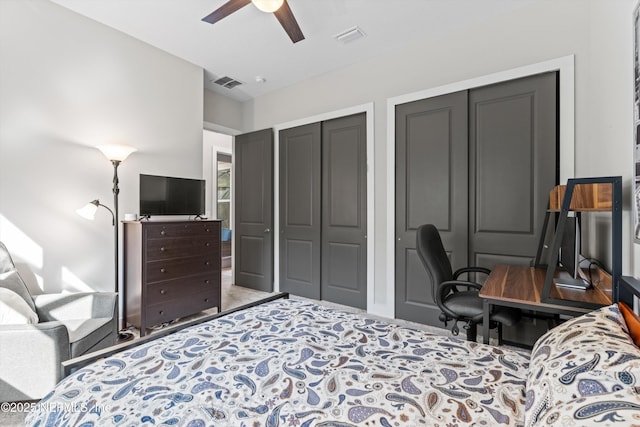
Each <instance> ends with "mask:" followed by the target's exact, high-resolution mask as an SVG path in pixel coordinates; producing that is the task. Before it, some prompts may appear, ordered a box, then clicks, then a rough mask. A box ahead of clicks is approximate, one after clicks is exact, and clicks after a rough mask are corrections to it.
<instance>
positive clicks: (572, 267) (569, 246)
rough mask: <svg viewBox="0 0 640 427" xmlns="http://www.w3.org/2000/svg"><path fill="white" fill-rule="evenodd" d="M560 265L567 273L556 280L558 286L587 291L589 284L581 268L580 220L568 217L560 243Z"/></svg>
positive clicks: (575, 217)
mask: <svg viewBox="0 0 640 427" xmlns="http://www.w3.org/2000/svg"><path fill="white" fill-rule="evenodd" d="M558 255H559V261H560V262H559V265H560V267H561V269H562V270H563V271H564V272H565V273H564V274H562V273H561V274H560V275H559V277H557V278H556V285H558V286H565V287H570V288H578V289H587V288H588V287H589V282H588V280H586V277H585V275H584V273H583V272H582V269H581V268H580V259H581V256H580V218H579V217H577V216H573V217H567V219H566V223H565V226H564V230H563V233H562V241H561V243H560V253H559V254H558Z"/></svg>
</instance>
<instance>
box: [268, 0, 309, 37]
mask: <svg viewBox="0 0 640 427" xmlns="http://www.w3.org/2000/svg"><path fill="white" fill-rule="evenodd" d="M273 14H274V15H276V18H278V21H279V22H280V25H282V28H284V30H285V31H286V32H287V34H288V35H289V38H290V39H291V41H292V42H294V43H298V42H299V41H300V40H304V34H302V30H301V29H300V26H299V25H298V21H296V17H295V16H293V12H292V11H291V8H290V7H289V3H287V0H284V3H282V6H280V9H278V10H276V11H275V12H273Z"/></svg>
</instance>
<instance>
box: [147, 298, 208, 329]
mask: <svg viewBox="0 0 640 427" xmlns="http://www.w3.org/2000/svg"><path fill="white" fill-rule="evenodd" d="M216 306H217V307H219V306H220V302H219V301H218V298H217V296H216V294H215V293H214V292H213V291H211V292H203V293H199V294H195V295H190V296H189V297H188V298H181V299H173V300H167V301H165V302H161V303H158V304H153V305H149V306H147V309H146V315H145V316H146V319H147V325H148V326H152V325H157V324H159V323H164V322H169V321H171V320H175V319H178V318H180V317H184V316H189V315H192V314H194V313H198V312H200V311H202V310H206V309H208V308H212V307H216Z"/></svg>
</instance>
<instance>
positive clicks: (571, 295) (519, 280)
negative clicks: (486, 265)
mask: <svg viewBox="0 0 640 427" xmlns="http://www.w3.org/2000/svg"><path fill="white" fill-rule="evenodd" d="M546 272H547V270H546V269H545V268H536V267H527V266H519V265H496V266H495V267H494V268H493V269H492V270H491V274H489V277H487V280H486V282H485V283H484V285H483V286H482V289H481V290H480V293H479V295H480V297H481V298H483V300H484V313H483V320H482V339H483V342H484V343H485V344H488V343H489V313H490V310H491V306H493V305H500V306H507V307H516V308H522V309H526V310H534V311H540V312H545V313H553V314H567V315H572V316H577V315H580V314H583V313H587V312H589V311H592V310H593V309H592V308H585V307H575V306H568V305H561V304H556V303H548V302H544V301H542V289H543V287H544V279H545V274H546ZM550 297H552V298H557V299H568V300H573V301H581V302H587V303H593V304H600V305H609V304H611V293H610V292H603V291H601V290H600V288H599V287H597V286H596V287H594V288H592V289H587V290H586V291H582V290H577V289H567V288H559V287H557V286H555V285H553V287H552V288H551V293H550Z"/></svg>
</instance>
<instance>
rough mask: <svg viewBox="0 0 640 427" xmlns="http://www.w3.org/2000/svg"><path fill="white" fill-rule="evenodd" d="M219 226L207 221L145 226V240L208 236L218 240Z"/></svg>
mask: <svg viewBox="0 0 640 427" xmlns="http://www.w3.org/2000/svg"><path fill="white" fill-rule="evenodd" d="M219 230H220V224H218V223H215V222H209V221H203V222H201V221H190V222H179V223H176V224H171V223H165V222H163V223H158V224H153V223H149V224H145V227H144V232H145V239H160V238H163V237H188V236H198V235H205V236H206V235H210V236H215V237H217V238H219V233H220V231H219Z"/></svg>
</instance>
